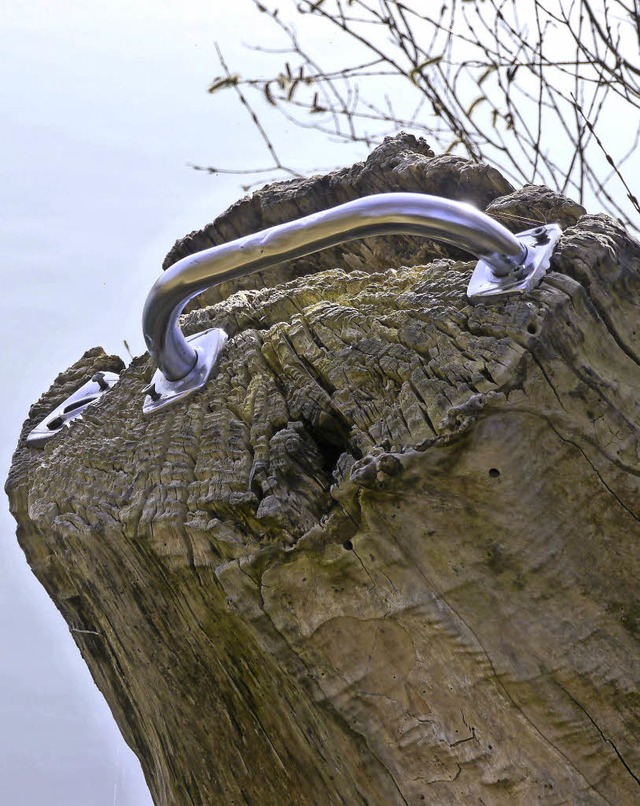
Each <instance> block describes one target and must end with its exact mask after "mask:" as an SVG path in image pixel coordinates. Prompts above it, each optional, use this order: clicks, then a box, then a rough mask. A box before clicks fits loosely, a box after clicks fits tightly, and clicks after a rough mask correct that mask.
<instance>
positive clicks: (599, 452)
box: [7, 135, 640, 806]
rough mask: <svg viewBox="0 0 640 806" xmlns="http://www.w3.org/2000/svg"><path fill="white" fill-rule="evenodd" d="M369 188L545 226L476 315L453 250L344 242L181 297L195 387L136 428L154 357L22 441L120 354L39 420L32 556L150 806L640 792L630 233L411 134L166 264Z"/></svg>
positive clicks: (29, 491) (638, 253)
mask: <svg viewBox="0 0 640 806" xmlns="http://www.w3.org/2000/svg"><path fill="white" fill-rule="evenodd" d="M385 190H388V191H392V190H411V191H415V190H421V191H424V192H427V193H437V194H440V195H443V196H447V197H449V198H457V199H461V198H462V199H466V200H469V199H470V200H473V201H475V202H476V204H478V205H479V206H480V207H482V208H486V209H487V211H488V212H489V213H492V214H494V215H495V216H496V217H497V218H499V219H500V220H501V221H502V222H503V223H506V224H507V225H508V226H509V227H510V228H511V229H512V230H514V231H518V230H522V229H527V228H528V227H530V226H533V225H534V224H535V222H539V221H543V222H544V221H545V220H548V221H553V220H557V221H559V222H560V223H561V224H562V225H563V226H564V227H566V229H565V230H564V233H563V236H562V239H561V241H560V243H559V245H558V246H557V248H556V250H555V254H554V258H553V262H552V267H551V269H552V270H551V271H550V273H549V274H548V275H547V277H546V278H545V280H544V281H543V282H542V284H541V285H540V286H539V287H538V288H537V289H536V290H535V291H534V292H532V293H531V294H530V295H528V296H523V297H517V298H512V299H508V300H505V299H503V300H501V301H495V302H492V303H488V304H486V305H477V306H475V307H472V306H471V305H470V304H468V302H467V300H466V297H465V288H466V283H467V281H468V278H469V276H470V273H471V270H472V268H473V265H474V262H469V261H468V258H467V257H465V256H464V255H463V254H462V253H460V254H459V253H456V251H455V250H453V249H451V248H449V247H446V246H443V245H441V244H433V243H428V242H425V241H416V240H415V239H412V238H398V237H395V238H384V239H368V240H367V241H363V242H353V243H351V244H346V245H344V246H342V247H340V248H339V249H334V250H331V252H330V253H329V254H327V253H320V254H319V255H316V256H314V257H312V258H307V259H305V260H304V261H297V262H296V264H289V265H287V266H284V267H283V268H282V269H280V270H276V271H275V274H274V275H273V276H272V277H271V279H270V280H269V282H270V283H272V284H273V283H281V284H279V285H275V286H274V287H271V288H263V287H261V286H262V285H263V284H264V283H265V278H261V277H254V278H247V279H245V280H243V281H242V286H238V287H236V288H234V287H229V288H227V289H226V290H225V294H228V296H226V297H225V298H224V299H220V298H219V297H218V299H213V300H211V299H209V302H211V301H213V302H215V304H212V305H207V306H205V307H201V308H197V309H193V310H191V312H190V313H189V314H187V316H186V317H185V328H184V329H185V332H186V333H192V332H196V331H199V330H202V329H204V328H205V327H212V326H220V327H225V328H226V329H227V332H228V333H229V334H230V336H231V338H230V341H229V343H228V344H227V346H226V348H225V351H224V355H223V358H222V362H221V364H220V372H219V375H218V376H217V378H216V379H215V380H213V381H211V382H210V383H209V384H208V385H207V386H206V387H205V388H204V389H203V390H202V391H200V392H198V393H197V394H195V395H194V396H192V397H191V398H189V399H187V400H186V401H184V402H182V403H181V404H179V405H178V406H176V407H175V408H173V409H169V410H167V411H165V412H161V413H158V414H156V415H154V416H152V417H150V418H144V417H143V415H142V398H143V395H142V389H143V387H144V386H145V385H146V384H147V383H148V382H149V379H150V376H151V374H152V372H153V369H154V367H153V366H152V363H151V361H150V359H149V357H148V356H144V357H142V358H138V359H135V360H134V361H133V362H132V363H131V365H130V366H129V367H127V368H126V369H124V371H123V372H122V375H121V379H120V381H119V382H118V384H117V385H116V386H115V387H114V388H113V389H112V390H111V391H109V392H107V393H106V394H105V395H104V396H103V397H102V399H101V400H100V402H98V403H96V404H95V405H93V406H91V407H90V408H89V409H87V411H86V413H85V415H84V416H83V417H82V418H81V419H78V420H77V421H75V422H74V423H73V424H72V425H71V426H70V427H69V428H68V429H63V432H62V433H60V434H59V435H58V436H56V437H54V438H53V439H52V440H51V441H50V442H49V443H48V446H47V447H46V449H45V450H44V451H38V450H33V449H30V448H27V447H26V445H25V437H26V434H27V433H28V431H29V430H30V429H31V428H33V426H34V425H35V424H36V423H37V422H38V421H39V420H40V419H41V418H42V417H43V416H44V415H46V414H47V413H48V412H49V411H50V410H51V409H52V408H53V407H54V406H55V405H57V404H58V403H60V402H61V401H62V400H63V399H64V398H65V397H66V396H67V395H68V394H69V393H70V392H72V391H73V390H74V389H76V388H77V387H78V386H79V385H80V384H81V383H82V382H83V381H85V380H86V379H87V378H88V377H90V376H91V375H92V374H93V373H94V372H96V371H97V370H101V369H102V370H106V369H112V370H116V371H117V370H118V369H119V368H120V362H119V359H116V358H113V357H109V356H106V355H105V354H104V353H103V352H102V351H101V350H100V349H94V350H91V351H89V352H87V353H85V355H84V356H83V357H82V358H81V359H80V360H79V361H78V362H77V363H76V364H75V365H74V366H73V367H71V368H70V369H69V370H67V371H65V372H63V373H62V374H61V375H60V376H59V377H58V378H57V379H56V381H55V382H54V384H53V386H52V387H51V389H50V390H49V391H48V392H47V393H46V394H45V395H44V396H43V397H42V398H41V400H40V401H39V402H38V403H37V404H36V405H34V406H33V407H32V410H31V412H30V414H29V418H28V420H27V422H26V423H25V426H24V429H23V432H22V436H21V439H20V443H19V446H18V448H17V451H16V454H15V457H14V463H13V467H12V470H11V474H10V477H9V480H8V482H7V490H8V494H9V497H10V501H11V508H12V512H13V514H14V516H15V518H16V520H17V522H18V539H19V541H20V544H21V546H22V547H23V549H24V551H25V553H26V555H27V558H28V560H29V563H30V564H31V567H32V568H33V571H34V573H35V574H36V575H37V577H38V579H39V580H40V581H41V582H42V584H43V585H44V586H45V588H46V589H47V591H48V592H49V594H50V596H51V597H52V599H53V600H54V602H55V603H56V605H57V607H58V608H59V609H60V611H61V612H62V614H63V616H64V617H65V619H66V621H67V623H68V624H69V627H70V628H71V629H72V635H73V637H74V639H75V640H76V642H77V643H78V645H79V647H80V650H81V652H82V654H83V656H84V658H85V660H86V662H87V664H88V666H89V668H90V669H91V673H92V675H93V677H94V679H95V681H96V683H97V685H98V687H99V688H100V690H101V691H102V692H103V694H104V695H105V697H106V699H107V701H108V702H109V704H110V706H111V709H112V711H113V713H114V716H115V718H116V721H117V723H118V725H119V726H120V729H121V730H122V732H123V734H124V736H125V739H126V740H127V742H128V743H129V744H130V745H131V747H132V748H133V749H134V751H135V752H136V753H137V755H138V757H139V758H140V761H141V763H142V767H143V769H144V772H145V775H146V778H147V782H148V784H149V787H150V790H151V793H152V795H153V798H154V801H155V803H156V804H179V805H180V806H182V804H185V806H187V805H191V804H198V806H200V805H201V804H207V805H208V804H222V805H223V806H240V805H241V804H255V805H256V806H258V804H260V806H265V805H266V806H287V805H288V804H292V805H293V804H295V806H303V805H307V804H309V805H310V804H315V806H327V805H328V804H348V805H349V806H351V804H353V805H354V806H355V804H369V806H390V805H391V804H415V806H418V805H419V804H421V803H430V804H438V805H440V804H443V805H445V804H446V805H447V806H448V805H449V804H460V805H461V806H467V804H470V803H485V804H505V806H506V805H507V804H508V805H509V806H511V805H512V804H532V803H544V804H560V803H571V804H606V803H609V804H617V805H620V806H623V805H625V804H632V803H638V802H640V741H639V737H640V708H639V706H640V696H639V689H638V682H639V679H640V652H639V644H638V626H639V620H640V606H639V604H638V577H639V571H640V568H639V566H640V561H639V556H640V555H639V538H640V524H639V521H638V518H639V517H640V458H639V456H640V454H639V434H640V431H639V426H640V405H639V402H638V398H639V396H638V389H640V366H639V357H640V350H639V346H640V310H639V304H638V300H639V299H640V244H638V242H637V241H635V240H634V239H633V238H632V237H631V236H630V235H629V234H627V233H626V232H625V231H624V230H623V229H622V228H621V227H620V226H619V225H618V224H617V223H616V222H615V221H613V220H612V219H610V218H607V217H606V216H603V215H583V212H584V211H583V210H582V208H580V207H579V206H578V205H576V204H574V203H573V202H571V201H570V200H568V199H565V198H563V197H561V196H558V195H557V194H555V193H552V192H551V191H549V190H547V189H545V188H537V187H533V186H528V187H525V188H523V189H521V190H519V191H515V190H514V189H513V188H511V187H510V186H509V185H508V183H507V182H506V181H505V180H504V179H503V178H502V177H501V176H500V175H499V174H498V173H497V172H496V171H494V170H493V169H490V168H487V167H485V166H481V165H477V164H472V163H470V162H467V161H465V160H462V159H460V158H454V157H434V156H433V155H432V153H431V152H430V150H429V149H428V147H427V146H426V144H424V143H423V142H422V141H417V140H415V139H414V138H411V137H409V136H407V135H402V136H400V137H398V138H395V139H390V140H388V141H386V142H385V144H384V145H383V146H381V147H380V148H379V149H377V150H376V151H374V152H373V154H372V155H371V156H370V158H369V159H368V160H367V161H366V162H365V163H363V164H360V165H358V166H354V167H353V168H351V169H347V170H345V171H341V172H338V173H336V174H334V175H331V176H329V177H321V178H315V179H311V180H305V181H298V182H293V183H281V184H278V185H275V186H272V187H270V188H265V189H264V190H262V191H260V192H259V193H258V194H256V195H255V196H254V197H253V198H252V199H250V200H245V201H244V202H242V203H240V204H238V205H236V206H235V207H233V208H231V210H230V211H228V212H227V213H226V214H225V215H224V216H221V217H220V219H218V220H217V222H214V224H213V225H211V226H210V227H208V228H206V229H205V230H203V231H202V232H201V233H196V234H192V235H191V236H189V238H187V239H186V240H185V241H183V242H181V243H179V244H178V245H177V246H176V247H175V248H174V250H173V251H172V253H171V254H170V256H169V258H168V261H167V265H168V264H170V263H171V262H172V261H173V260H175V259H176V258H177V257H180V256H182V255H183V254H185V253H186V251H188V250H189V249H191V250H192V251H193V250H198V249H202V248H205V247H206V246H210V245H211V243H215V242H220V240H223V239H225V238H229V237H236V236H237V235H241V234H243V233H244V232H246V231H247V229H248V228H249V229H251V230H257V229H260V228H264V227H266V226H269V225H271V224H273V223H276V222H277V221H278V220H283V219H285V218H287V217H289V218H293V217H298V216H300V215H304V214H307V213H309V212H312V211H313V210H314V209H322V207H328V206H332V205H333V204H337V203H339V202H341V201H346V200H347V199H349V198H353V197H354V195H362V194H365V193H373V192H383V191H385ZM416 255H417V256H419V259H416V257H415V256H416ZM328 261H329V262H328ZM336 266H338V267H339V268H335V267H336ZM283 281H287V282H284V284H282V282H283ZM251 282H253V283H254V286H255V287H253V288H251V287H250V283H251Z"/></svg>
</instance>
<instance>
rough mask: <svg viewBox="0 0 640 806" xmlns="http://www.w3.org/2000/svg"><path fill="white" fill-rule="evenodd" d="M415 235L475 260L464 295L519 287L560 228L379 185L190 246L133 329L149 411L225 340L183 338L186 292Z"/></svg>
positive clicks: (200, 369) (194, 380)
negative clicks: (146, 377)
mask: <svg viewBox="0 0 640 806" xmlns="http://www.w3.org/2000/svg"><path fill="white" fill-rule="evenodd" d="M400 233H403V234H408V235H419V236H423V237H427V238H434V239H435V240H440V241H444V242H445V243H449V244H452V245H454V246H457V247H459V248H462V249H465V250H466V251H468V252H470V253H471V254H473V255H475V256H476V257H478V258H479V259H480V262H479V263H478V265H477V267H476V270H475V272H474V274H473V277H472V279H471V283H470V285H469V290H468V297H469V300H470V301H471V302H472V303H478V302H482V301H486V300H487V299H488V298H496V297H500V296H502V295H504V294H513V293H516V292H523V291H524V292H526V291H529V290H530V289H531V288H533V287H534V286H535V285H537V283H538V282H539V281H540V279H541V277H542V275H543V274H544V272H545V271H546V269H547V268H548V266H549V260H550V256H551V251H552V249H553V245H554V244H555V242H556V241H557V239H558V237H559V233H560V228H559V227H557V226H556V225H555V224H552V225H549V226H545V227H537V228H536V229H534V230H527V232H524V233H521V234H520V235H513V234H512V233H511V232H509V230H507V229H506V227H503V226H502V224H499V223H498V222H497V221H495V220H494V219H492V218H490V217H489V216H487V215H485V214H484V213H482V212H480V211H479V210H477V209H476V208H475V207H472V206H471V205H469V204H463V203H461V202H456V201H451V200H449V199H444V198H441V197H440V196H429V195H426V194H422V193H381V194H376V195H373V196H365V197H364V198H362V199H356V200H355V201H350V202H347V203H346V204H341V205H339V206H338V207H332V208H330V209H328V210H323V211H321V212H319V213H313V214H312V215H308V216H305V217H304V218H300V219H297V220H296V221H289V222H286V223H284V224H279V225H277V226H275V227H270V228H269V229H266V230H263V231H261V232H257V233H255V234H253V235H247V236H245V237H243V238H238V239H237V240H235V241H231V242H230V243H225V244H221V245H220V246H214V247H213V248H211V249H205V250H203V251H202V252H197V253H196V254H193V255H188V256H187V257H185V258H183V259H182V260H179V261H178V262H177V263H174V265H173V266H171V267H170V268H169V269H167V271H166V272H164V274H163V275H161V276H160V277H159V278H158V280H157V281H156V283H155V285H154V286H153V288H152V289H151V291H150V292H149V296H148V297H147V301H146V303H145V306H144V312H143V315H142V329H143V332H144V337H145V340H146V343H147V347H148V348H149V353H150V354H151V356H152V358H153V359H154V360H155V362H156V365H157V367H158V371H157V372H156V374H155V375H154V377H153V379H152V382H151V384H150V385H149V386H148V387H147V388H146V389H145V392H146V397H145V400H144V403H143V411H144V413H145V414H151V413H152V412H155V411H158V410H160V409H163V408H165V407H166V406H168V405H170V404H172V403H174V402H176V401H177V400H180V399H181V398H183V397H185V396H186V395H189V394H191V393H193V392H195V391H196V390H197V389H200V388H202V386H204V384H205V383H206V382H207V380H208V378H210V377H211V376H212V374H213V373H214V372H215V369H216V365H217V360H218V356H219V354H220V351H221V350H222V348H223V346H224V343H225V341H226V338H227V337H226V334H225V333H224V331H222V330H219V329H213V330H209V331H206V332H205V333H202V334H198V335H197V336H195V337H190V338H188V339H186V338H185V337H184V334H183V333H182V330H181V329H180V321H179V320H180V315H181V313H182V311H183V310H184V307H185V305H186V304H187V303H188V302H189V300H191V299H193V297H195V296H197V295H198V294H200V293H202V292H203V291H205V290H206V289H207V288H210V287H211V286H213V285H217V284H219V283H222V282H224V281H227V280H234V279H237V278H239V277H243V276H245V275H247V274H251V273H253V272H256V271H260V270H262V269H266V268H268V267H270V266H275V265H277V264H279V263H282V262H284V261H286V260H292V259H295V258H299V257H303V256H305V255H310V254H312V253H313V252H318V251H320V250H321V249H326V248H327V247H330V246H336V245H337V244H340V243H344V242H345V241H350V240H354V239H356V238H367V237H370V236H372V235H392V234H400Z"/></svg>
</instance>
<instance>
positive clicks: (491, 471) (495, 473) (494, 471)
mask: <svg viewBox="0 0 640 806" xmlns="http://www.w3.org/2000/svg"><path fill="white" fill-rule="evenodd" d="M489 475H490V476H491V478H492V479H497V478H498V476H499V475H500V471H499V470H498V468H497V467H492V468H490V469H489Z"/></svg>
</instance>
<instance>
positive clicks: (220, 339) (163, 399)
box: [142, 327, 228, 414]
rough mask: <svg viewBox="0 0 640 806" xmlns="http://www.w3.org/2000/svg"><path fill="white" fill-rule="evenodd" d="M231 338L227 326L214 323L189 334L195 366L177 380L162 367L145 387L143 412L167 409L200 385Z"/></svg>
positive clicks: (148, 412)
mask: <svg viewBox="0 0 640 806" xmlns="http://www.w3.org/2000/svg"><path fill="white" fill-rule="evenodd" d="M227 339H228V336H227V334H226V333H225V332H224V330H221V329H220V328H217V327H214V328H211V329H210V330H205V331H203V332H202V333H196V334H195V335H194V336H188V337H187V342H188V343H189V344H190V345H191V347H193V348H194V349H195V351H196V354H197V356H198V360H197V361H196V364H195V366H194V367H193V369H192V370H191V372H189V373H188V374H187V375H185V376H184V378H180V380H177V381H169V380H167V379H166V378H165V377H164V375H163V374H162V372H160V370H156V372H155V373H154V375H153V378H152V379H151V383H150V384H149V386H147V387H146V389H144V392H145V393H146V394H145V398H144V403H143V404H142V413H143V414H151V413H152V412H155V411H159V410H160V409H164V408H165V407H166V406H169V405H171V404H172V403H175V402H176V401H178V400H180V399H181V398H183V397H186V396H187V395H190V394H192V393H193V392H196V391H197V390H198V389H201V388H202V387H203V386H204V385H205V384H206V382H207V381H208V380H209V378H211V376H212V375H213V373H214V372H215V368H216V364H217V363H218V356H219V355H220V352H221V350H222V348H223V347H224V345H225V343H226V341H227Z"/></svg>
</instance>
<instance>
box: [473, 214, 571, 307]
mask: <svg viewBox="0 0 640 806" xmlns="http://www.w3.org/2000/svg"><path fill="white" fill-rule="evenodd" d="M560 235H562V230H561V229H560V227H559V226H558V225H557V224H545V225H544V226H541V227H535V228H534V229H529V230H525V231H524V232H518V233H517V235H516V238H517V239H518V240H519V241H520V243H521V244H523V246H525V247H526V248H527V258H526V260H525V262H524V263H523V265H522V266H521V267H520V268H518V269H516V270H515V271H513V272H511V273H509V274H506V275H504V276H500V277H499V276H497V275H496V274H495V272H494V271H493V269H492V267H491V266H490V265H489V264H488V263H486V262H485V261H484V260H479V261H478V263H477V265H476V268H475V270H474V272H473V274H472V276H471V280H470V281H469V286H468V288H467V297H468V299H469V302H471V303H473V304H477V303H479V302H486V301H487V298H493V299H496V298H499V297H503V296H507V295H511V294H518V293H520V294H522V293H527V292H529V291H531V290H532V289H533V288H535V287H536V286H537V285H539V284H540V282H541V280H542V278H543V277H544V275H545V274H546V273H547V271H548V269H549V265H550V263H551V255H552V253H553V248H554V246H555V245H556V243H557V242H558V239H559V238H560Z"/></svg>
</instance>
